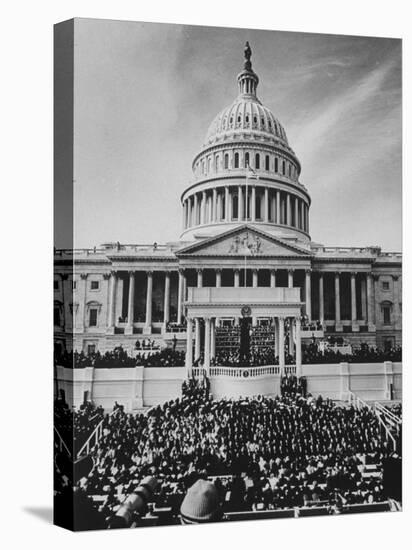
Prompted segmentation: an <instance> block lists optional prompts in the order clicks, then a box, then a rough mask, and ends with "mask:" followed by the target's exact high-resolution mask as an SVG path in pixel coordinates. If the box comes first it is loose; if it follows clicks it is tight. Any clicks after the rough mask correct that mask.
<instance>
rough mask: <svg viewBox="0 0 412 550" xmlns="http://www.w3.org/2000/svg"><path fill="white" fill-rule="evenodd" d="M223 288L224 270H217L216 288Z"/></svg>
mask: <svg viewBox="0 0 412 550" xmlns="http://www.w3.org/2000/svg"><path fill="white" fill-rule="evenodd" d="M221 286H222V270H221V269H216V288H220V287H221Z"/></svg>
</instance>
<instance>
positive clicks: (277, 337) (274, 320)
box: [273, 317, 279, 357]
mask: <svg viewBox="0 0 412 550" xmlns="http://www.w3.org/2000/svg"><path fill="white" fill-rule="evenodd" d="M273 328H274V329H275V357H279V323H278V320H277V318H276V317H273Z"/></svg>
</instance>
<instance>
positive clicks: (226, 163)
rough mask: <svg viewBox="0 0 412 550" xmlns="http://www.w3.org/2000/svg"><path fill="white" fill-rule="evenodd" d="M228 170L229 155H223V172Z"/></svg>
mask: <svg viewBox="0 0 412 550" xmlns="http://www.w3.org/2000/svg"><path fill="white" fill-rule="evenodd" d="M228 168H229V155H228V154H227V153H226V154H225V170H227V169H228Z"/></svg>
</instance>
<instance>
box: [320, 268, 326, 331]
mask: <svg viewBox="0 0 412 550" xmlns="http://www.w3.org/2000/svg"><path fill="white" fill-rule="evenodd" d="M324 320H325V295H324V291H323V273H319V321H320V322H321V323H322V325H323V322H324Z"/></svg>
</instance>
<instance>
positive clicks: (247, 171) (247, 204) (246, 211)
mask: <svg viewBox="0 0 412 550" xmlns="http://www.w3.org/2000/svg"><path fill="white" fill-rule="evenodd" d="M248 181H249V163H248V164H247V166H246V193H245V195H246V196H245V222H246V225H247V222H248V218H249V193H248ZM244 249H245V277H244V282H243V286H244V287H246V275H247V269H246V247H244Z"/></svg>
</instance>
